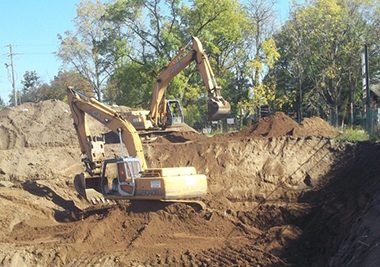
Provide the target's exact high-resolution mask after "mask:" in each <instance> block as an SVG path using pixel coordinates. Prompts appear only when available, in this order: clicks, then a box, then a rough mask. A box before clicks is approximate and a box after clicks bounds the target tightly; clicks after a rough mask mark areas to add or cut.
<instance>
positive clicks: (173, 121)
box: [166, 99, 185, 126]
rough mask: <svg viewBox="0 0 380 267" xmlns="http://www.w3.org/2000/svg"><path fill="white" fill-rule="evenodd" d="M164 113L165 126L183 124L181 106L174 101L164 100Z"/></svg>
mask: <svg viewBox="0 0 380 267" xmlns="http://www.w3.org/2000/svg"><path fill="white" fill-rule="evenodd" d="M166 111H167V113H168V117H167V125H168V126H173V125H178V124H182V123H184V122H185V120H184V116H183V110H182V106H181V104H180V103H179V101H178V100H176V99H170V100H166Z"/></svg>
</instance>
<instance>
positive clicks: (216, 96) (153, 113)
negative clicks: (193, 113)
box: [149, 37, 231, 126]
mask: <svg viewBox="0 0 380 267" xmlns="http://www.w3.org/2000/svg"><path fill="white" fill-rule="evenodd" d="M188 47H189V44H187V45H186V46H185V47H183V48H182V49H180V51H179V52H178V54H177V55H176V56H175V57H174V58H173V60H172V61H171V62H170V63H169V64H168V65H167V66H165V68H164V69H163V70H162V71H161V73H160V74H159V76H158V77H157V79H156V84H155V87H154V89H153V94H152V100H151V104H150V113H149V116H150V118H151V120H152V122H153V124H154V125H156V126H160V125H161V126H162V125H163V126H165V125H167V118H166V116H167V112H168V111H167V110H166V107H167V105H166V103H165V99H164V94H165V91H166V88H167V87H168V85H169V82H170V81H171V80H172V79H173V78H174V77H175V76H176V75H177V74H178V73H179V72H181V71H182V70H183V69H185V68H186V67H187V66H188V65H189V64H190V63H191V62H192V61H195V62H196V65H197V69H198V71H199V73H200V75H201V77H202V80H203V83H204V85H205V87H206V89H207V93H208V119H209V120H219V119H222V118H224V117H226V116H227V115H228V114H229V112H230V110H231V106H230V104H229V103H228V102H227V101H226V100H225V99H224V98H223V97H222V95H221V93H220V91H221V88H220V86H218V84H217V82H216V79H215V75H214V72H213V71H212V68H211V65H210V62H209V60H208V57H207V55H206V53H205V52H204V50H203V46H202V43H201V42H200V41H199V39H198V38H197V37H192V47H191V49H190V51H188Z"/></svg>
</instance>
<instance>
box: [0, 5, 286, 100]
mask: <svg viewBox="0 0 380 267" xmlns="http://www.w3.org/2000/svg"><path fill="white" fill-rule="evenodd" d="M290 1H291V0H277V5H276V12H277V14H278V18H277V19H278V21H279V22H280V23H283V22H284V21H285V20H286V19H287V17H288V13H289V5H290V4H289V2H290ZM79 2H80V0H0V25H1V26H0V97H1V98H2V99H3V100H4V101H5V102H6V103H8V101H9V97H8V96H9V94H10V93H11V91H12V84H11V71H10V68H9V67H6V66H7V65H9V63H10V57H9V45H12V50H13V54H14V56H13V64H14V72H15V81H16V88H17V89H20V88H21V87H22V86H21V80H22V78H23V74H24V73H25V71H33V70H35V71H36V72H37V74H38V76H40V78H41V81H42V82H47V83H48V82H50V81H51V80H52V79H53V78H54V76H55V75H56V74H57V73H58V71H59V70H60V69H62V62H61V61H60V60H59V58H58V57H57V56H56V55H55V52H56V51H57V50H58V45H59V42H58V38H57V34H63V33H64V32H65V31H73V30H74V23H73V19H74V17H75V16H76V7H77V4H78V3H79Z"/></svg>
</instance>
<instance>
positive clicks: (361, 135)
mask: <svg viewBox="0 0 380 267" xmlns="http://www.w3.org/2000/svg"><path fill="white" fill-rule="evenodd" d="M337 139H338V140H341V141H349V142H360V141H368V140H369V135H368V133H367V132H366V131H365V130H363V129H362V128H343V133H342V134H341V135H339V136H338V137H337Z"/></svg>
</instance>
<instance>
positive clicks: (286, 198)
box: [0, 101, 380, 266]
mask: <svg viewBox="0 0 380 267" xmlns="http://www.w3.org/2000/svg"><path fill="white" fill-rule="evenodd" d="M70 116H71V115H70V112H69V108H68V106H67V105H66V104H64V103H63V102H60V101H45V102H40V103H36V104H23V105H21V106H18V107H16V108H6V109H5V110H3V111H1V112H0V186H1V187H0V205H1V207H2V212H1V213H0V226H1V227H0V229H1V230H0V240H1V241H0V265H4V266H46V265H49V266H51V265H54V266H61V265H65V266H78V265H79V266H139V265H140V266H141V265H146V266H157V265H161V266H162V265H163V266H234V265H235V266H237V265H240V266H378V265H379V264H380V256H379V255H380V228H379V224H378V222H379V219H380V197H379V196H380V194H379V192H380V182H379V181H380V180H379V176H380V170H379V168H380V164H379V158H380V144H377V143H369V142H367V143H359V144H350V143H342V142H339V141H337V140H335V139H334V137H335V136H336V135H337V134H338V133H337V132H336V131H335V130H334V129H333V128H331V127H330V126H329V125H328V124H327V123H326V122H325V121H323V120H321V119H319V118H309V119H305V121H304V122H303V123H302V124H301V125H298V124H297V123H296V122H294V121H293V120H292V119H290V118H289V117H287V116H286V115H284V114H283V113H275V114H273V115H272V116H271V117H268V118H264V119H263V120H261V121H260V122H258V123H256V124H254V125H252V126H250V127H247V128H245V129H243V130H242V131H240V132H237V133H231V134H224V135H217V136H214V137H212V138H210V137H206V136H203V135H199V134H196V133H194V132H185V133H171V134H170V135H166V136H163V137H159V138H158V139H157V140H156V141H155V142H153V143H149V144H145V145H144V151H145V154H146V159H147V161H148V164H149V166H151V167H171V166H194V167H195V168H196V169H197V171H198V172H199V173H204V174H206V175H207V177H208V184H209V193H208V195H207V196H206V197H205V198H203V199H202V201H204V202H205V204H206V206H207V208H206V209H205V210H201V211H199V210H195V209H194V208H192V207H190V206H188V205H186V204H182V203H174V204H165V203H152V202H144V201H140V202H134V203H129V202H127V201H125V202H119V203H117V204H114V205H109V206H90V205H89V204H88V203H86V202H84V201H82V200H80V199H79V198H78V197H77V195H76V193H75V191H74V190H73V185H72V177H73V176H74V175H75V174H76V173H79V172H81V171H82V166H81V162H80V151H79V145H78V141H77V137H76V135H75V132H74V129H73V127H72V121H71V117H70ZM90 125H91V128H92V129H93V131H94V132H96V133H100V132H104V130H105V129H104V128H102V127H100V126H99V125H98V124H96V123H94V122H90ZM107 151H108V154H109V155H112V154H113V153H116V152H117V148H115V147H114V146H112V145H110V146H109V147H107Z"/></svg>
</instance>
